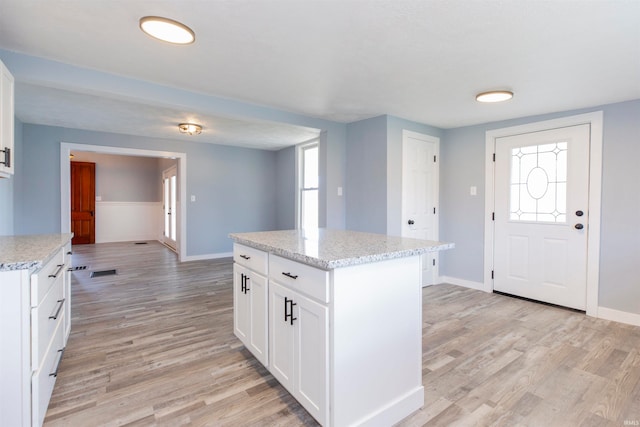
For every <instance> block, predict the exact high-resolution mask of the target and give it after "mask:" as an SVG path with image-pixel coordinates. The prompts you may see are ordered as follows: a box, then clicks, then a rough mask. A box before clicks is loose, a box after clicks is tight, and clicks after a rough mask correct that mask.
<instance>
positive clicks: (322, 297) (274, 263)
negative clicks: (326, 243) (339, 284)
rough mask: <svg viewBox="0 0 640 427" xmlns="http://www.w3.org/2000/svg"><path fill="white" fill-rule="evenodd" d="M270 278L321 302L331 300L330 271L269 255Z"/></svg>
mask: <svg viewBox="0 0 640 427" xmlns="http://www.w3.org/2000/svg"><path fill="white" fill-rule="evenodd" d="M269 279H270V280H274V281H276V282H278V283H281V284H283V285H285V286H288V287H289V288H291V289H294V290H296V291H298V292H301V293H303V294H306V295H308V296H310V297H312V298H315V299H317V300H319V301H321V302H324V303H327V302H329V272H328V271H325V270H320V269H319V268H315V267H311V266H309V265H306V264H302V263H299V262H297V261H292V260H290V259H286V258H282V257H279V256H277V255H271V256H270V257H269Z"/></svg>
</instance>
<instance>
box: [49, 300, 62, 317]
mask: <svg viewBox="0 0 640 427" xmlns="http://www.w3.org/2000/svg"><path fill="white" fill-rule="evenodd" d="M58 303H59V304H60V305H59V306H58V309H57V310H56V314H54V315H53V316H49V319H53V320H56V319H57V318H58V315H59V314H60V310H62V306H63V305H64V298H62V299H59V300H58Z"/></svg>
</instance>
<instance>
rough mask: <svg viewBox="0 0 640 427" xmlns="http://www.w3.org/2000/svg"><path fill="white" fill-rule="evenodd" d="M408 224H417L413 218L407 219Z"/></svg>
mask: <svg viewBox="0 0 640 427" xmlns="http://www.w3.org/2000/svg"><path fill="white" fill-rule="evenodd" d="M407 224H409V225H413V224H415V221H414V220H412V219H410V220H409V221H407Z"/></svg>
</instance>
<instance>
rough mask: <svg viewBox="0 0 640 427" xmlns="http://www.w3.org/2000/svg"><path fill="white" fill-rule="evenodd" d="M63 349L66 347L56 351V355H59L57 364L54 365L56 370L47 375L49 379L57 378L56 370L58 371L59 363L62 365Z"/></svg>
mask: <svg viewBox="0 0 640 427" xmlns="http://www.w3.org/2000/svg"><path fill="white" fill-rule="evenodd" d="M65 348H66V347H64V348H62V349H60V350H58V353H60V356H59V358H58V363H56V370H55V371H53V372H51V373H50V374H49V376H50V377H57V376H58V369H60V363H62V356H63V355H64V349H65Z"/></svg>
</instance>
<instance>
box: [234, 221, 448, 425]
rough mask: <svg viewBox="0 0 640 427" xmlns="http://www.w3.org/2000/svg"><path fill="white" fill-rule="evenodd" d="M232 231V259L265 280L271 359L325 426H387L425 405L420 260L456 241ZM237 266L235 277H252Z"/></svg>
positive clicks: (281, 379)
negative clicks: (265, 278) (424, 254)
mask: <svg viewBox="0 0 640 427" xmlns="http://www.w3.org/2000/svg"><path fill="white" fill-rule="evenodd" d="M230 237H231V238H233V239H234V241H235V243H234V261H235V262H236V266H238V264H241V265H240V266H239V267H244V268H247V269H249V270H253V271H260V272H261V273H260V274H264V275H265V277H268V283H267V286H268V295H269V297H268V313H267V314H268V351H269V357H268V363H266V364H265V366H266V367H267V369H268V370H269V371H270V372H271V374H272V375H273V376H274V378H276V379H277V380H278V381H279V382H280V383H281V384H282V385H283V386H284V387H285V388H286V389H287V390H288V391H289V393H291V395H292V396H293V397H294V398H295V399H296V400H297V401H298V402H299V403H300V404H301V405H302V406H303V407H304V408H305V409H306V410H307V411H308V412H309V414H310V415H312V416H313V417H314V418H315V419H316V420H317V421H318V422H319V423H320V424H321V425H323V426H333V427H344V426H361V425H368V426H390V425H394V424H395V423H397V422H399V421H400V420H402V419H403V418H405V417H407V416H408V415H410V414H411V413H412V412H414V411H416V410H418V409H419V408H420V407H421V406H423V404H424V386H423V385H422V285H421V272H422V266H421V257H422V254H423V253H425V252H428V251H433V250H442V249H448V248H450V247H452V245H451V244H443V243H439V242H430V241H421V240H417V239H404V238H401V237H393V236H385V235H376V234H370V233H359V232H353V231H344V230H326V229H319V230H281V231H266V232H255V233H238V234H231V236H230ZM237 271H239V272H240V273H239V274H238V273H236V276H235V281H236V282H238V281H241V280H242V277H243V276H242V275H243V274H244V275H247V274H250V273H247V272H246V270H242V269H240V268H238V270H237ZM245 280H246V279H245ZM236 289H237V288H236ZM234 308H235V309H240V310H251V308H248V307H247V306H246V305H245V306H241V305H236V306H235V307H234ZM260 315H262V313H260ZM246 324H247V323H246V322H245V325H246ZM241 329H242V327H241ZM244 329H245V330H246V329H247V326H244ZM236 335H238V333H236ZM245 335H246V334H245ZM248 348H249V347H248ZM263 363H264V362H263Z"/></svg>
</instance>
